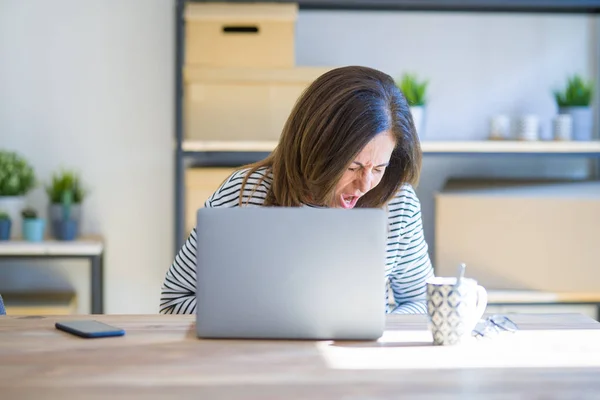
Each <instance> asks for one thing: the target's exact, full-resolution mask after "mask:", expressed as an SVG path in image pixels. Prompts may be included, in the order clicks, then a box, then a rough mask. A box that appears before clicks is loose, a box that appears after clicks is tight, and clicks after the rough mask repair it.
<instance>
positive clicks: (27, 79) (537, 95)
mask: <svg viewBox="0 0 600 400" xmlns="http://www.w3.org/2000/svg"><path fill="white" fill-rule="evenodd" d="M172 3H173V1H171V0H122V1H110V0H105V1H95V2H88V1H85V2H82V1H76V0H52V1H43V0H27V1H23V0H0V88H1V93H2V98H1V100H0V147H3V148H6V147H8V148H12V149H16V150H19V151H21V152H22V153H24V154H25V155H26V156H28V157H29V158H30V159H31V160H32V162H33V163H34V164H35V167H36V169H37V171H38V173H39V175H40V177H41V178H42V179H47V177H48V176H49V174H50V172H51V170H53V169H55V168H56V167H58V166H60V165H65V166H74V167H77V168H79V169H80V170H81V171H82V173H83V177H84V178H85V180H86V181H87V182H88V184H89V186H90V187H91V189H92V194H91V195H90V197H89V199H88V201H87V203H86V219H85V221H84V229H85V231H87V232H99V233H102V234H103V235H104V236H105V237H106V240H107V247H108V253H107V259H106V267H107V271H106V294H107V298H106V311H107V312H109V313H146V312H156V310H157V303H158V293H159V290H160V284H161V282H162V278H163V276H164V272H165V270H166V268H167V267H168V265H169V263H170V262H171V256H172V248H171V246H172V242H173V237H172V236H173V231H172V226H173V223H172V217H173V212H172V210H173V205H172V193H173V192H172V188H173V181H172V175H173V173H172V164H173V163H172V144H173V142H172V137H173V66H174V48H173V42H174V40H173V34H174V33H173V31H174V27H173V5H172ZM297 33H298V39H297V50H296V54H297V62H298V64H300V65H328V66H331V65H347V64H364V65H370V66H373V67H376V68H380V69H382V70H384V71H386V72H388V73H390V74H392V75H394V76H399V75H400V74H401V72H402V71H404V70H412V71H416V72H418V73H419V75H421V76H424V77H428V78H430V79H431V92H430V100H431V101H430V106H429V110H428V112H429V119H428V130H427V132H426V136H427V138H429V139H432V140H454V139H456V140H459V139H481V138H484V137H485V136H486V134H487V119H488V117H489V116H490V115H491V114H493V113H496V112H508V113H511V114H515V115H516V114H519V113H525V112H528V113H529V112H533V113H538V114H539V115H540V116H541V117H542V118H543V119H544V121H545V122H546V124H547V125H546V128H547V129H548V128H549V125H548V123H549V119H550V117H551V115H552V114H553V113H554V105H553V103H552V98H551V97H550V90H551V89H552V87H554V85H559V84H562V83H563V81H564V78H565V75H566V74H570V73H573V72H583V73H590V72H591V71H593V70H594V68H595V57H596V54H595V46H596V45H597V43H596V41H595V40H592V38H593V35H592V22H591V19H590V18H588V17H584V16H551V15H544V16H539V15H507V14H503V15H489V14H460V13H458V14H441V13H400V12H396V13H381V12H328V11H319V12H317V11H311V12H308V11H303V12H301V14H300V18H299V21H298V29H297ZM36 146H39V147H36ZM584 170H585V168H584V165H583V164H582V163H581V162H580V161H579V160H574V159H564V158H558V159H556V158H555V159H550V160H549V159H541V158H536V159H528V158H518V159H515V158H506V157H500V158H495V159H489V158H460V157H450V158H439V159H438V158H431V157H426V159H425V165H424V170H423V179H422V182H421V185H420V186H419V190H418V191H419V194H420V196H421V199H422V202H423V218H424V221H425V229H426V236H427V238H428V240H429V242H430V244H433V202H432V195H433V193H434V191H436V190H438V189H439V187H440V185H441V184H442V182H443V181H444V180H445V179H446V177H448V176H450V175H473V174H475V173H477V174H480V175H481V174H492V175H505V174H506V175H512V176H515V175H521V176H524V175H532V174H542V175H545V176H556V175H562V176H576V175H582V174H583V172H585V171H584ZM31 200H32V201H33V202H34V203H35V204H37V205H41V204H44V202H45V199H44V196H43V193H42V192H41V191H39V190H38V191H37V192H36V193H34V194H33V195H32V196H31ZM457 229H460V227H457ZM0 267H1V266H0ZM84 267H85V264H79V263H75V264H73V263H69V264H66V266H65V267H63V269H62V270H63V271H64V272H65V273H66V274H67V275H68V277H69V279H71V280H72V281H73V282H74V283H75V285H76V287H77V288H78V290H79V291H80V292H81V298H80V300H81V301H82V307H81V308H80V310H81V312H87V310H88V309H87V306H88V305H87V296H88V287H87V284H88V283H87V272H86V268H84Z"/></svg>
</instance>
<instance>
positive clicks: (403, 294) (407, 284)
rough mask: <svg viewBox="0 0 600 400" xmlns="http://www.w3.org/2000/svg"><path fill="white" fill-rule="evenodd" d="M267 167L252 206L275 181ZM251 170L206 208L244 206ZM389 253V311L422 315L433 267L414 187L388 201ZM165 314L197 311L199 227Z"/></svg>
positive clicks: (178, 263) (249, 200)
mask: <svg viewBox="0 0 600 400" xmlns="http://www.w3.org/2000/svg"><path fill="white" fill-rule="evenodd" d="M265 171H266V169H260V170H258V171H256V172H254V173H253V174H252V175H251V176H250V177H249V178H248V180H247V183H246V186H245V187H244V193H243V195H242V203H243V205H244V206H248V207H252V206H255V207H260V206H262V205H263V204H264V202H265V198H266V196H267V192H268V190H269V187H270V185H271V182H272V181H271V177H270V176H265V174H266V172H265ZM247 172H248V169H243V170H238V171H236V172H234V173H233V174H232V175H231V176H230V177H229V178H228V179H227V180H226V181H225V182H224V183H223V184H222V185H221V186H220V187H219V188H218V189H217V191H216V192H214V193H213V194H212V195H211V196H210V197H209V198H208V200H206V203H205V204H204V206H205V207H238V206H239V195H240V191H241V190H242V181H243V179H244V177H245V176H246V175H247ZM388 221H389V229H388V238H387V256H386V268H385V278H386V288H387V290H386V292H385V293H384V294H382V295H385V297H384V298H385V302H386V307H387V308H386V310H387V312H388V313H389V312H393V313H400V314H416V313H425V312H427V308H426V302H425V297H426V285H425V281H426V280H427V279H428V278H430V277H431V276H433V269H432V267H431V262H430V260H429V254H428V252H427V243H426V242H425V238H424V236H423V226H422V222H421V206H420V203H419V199H418V198H417V196H416V194H415V192H414V190H413V188H412V187H411V186H410V185H404V186H403V187H402V188H401V189H400V190H399V192H398V193H397V195H396V196H395V197H394V198H393V199H392V200H391V201H390V202H389V203H388ZM160 312H161V313H163V314H193V313H195V312H196V230H195V229H194V230H192V232H191V234H190V235H189V237H188V239H187V241H186V242H185V244H184V245H183V246H182V247H181V249H180V250H179V252H178V254H177V256H176V257H175V260H174V261H173V264H171V267H170V268H169V270H168V271H167V274H166V276H165V280H164V283H163V286H162V293H161V299H160Z"/></svg>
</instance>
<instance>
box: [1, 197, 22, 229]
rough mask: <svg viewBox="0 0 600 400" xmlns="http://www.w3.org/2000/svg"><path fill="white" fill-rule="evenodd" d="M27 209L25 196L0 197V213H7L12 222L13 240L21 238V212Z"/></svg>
mask: <svg viewBox="0 0 600 400" xmlns="http://www.w3.org/2000/svg"><path fill="white" fill-rule="evenodd" d="M23 208H25V197H24V196H0V211H3V212H5V213H7V214H8V215H9V216H10V219H11V220H12V228H11V230H10V231H11V232H10V238H11V239H18V238H20V237H21V211H23Z"/></svg>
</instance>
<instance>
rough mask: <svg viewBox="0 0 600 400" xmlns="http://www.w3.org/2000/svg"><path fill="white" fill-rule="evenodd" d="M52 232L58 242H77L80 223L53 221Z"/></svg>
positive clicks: (72, 220) (70, 220)
mask: <svg viewBox="0 0 600 400" xmlns="http://www.w3.org/2000/svg"><path fill="white" fill-rule="evenodd" d="M52 232H53V234H54V237H55V238H56V239H58V240H75V238H77V235H78V233H79V230H78V221H77V220H74V219H67V220H59V221H52Z"/></svg>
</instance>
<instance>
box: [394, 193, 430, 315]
mask: <svg viewBox="0 0 600 400" xmlns="http://www.w3.org/2000/svg"><path fill="white" fill-rule="evenodd" d="M405 194H406V195H407V200H406V201H407V202H410V206H411V207H410V208H411V211H410V214H409V215H407V218H405V220H404V226H403V228H402V230H401V231H400V237H399V242H400V243H399V251H398V253H397V256H396V260H395V262H394V267H393V270H392V273H391V274H390V285H391V288H392V291H393V294H394V300H395V303H396V304H397V306H396V308H395V309H394V310H392V313H396V314H424V313H426V312H427V303H426V296H427V287H426V281H427V279H429V278H430V277H432V276H433V268H432V266H431V261H430V259H429V253H428V246H427V242H426V241H425V236H424V234H423V222H422V220H421V204H420V202H419V199H418V198H417V195H416V193H415V192H414V190H413V189H412V188H410V187H409V188H408V189H407V190H406V191H405Z"/></svg>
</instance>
